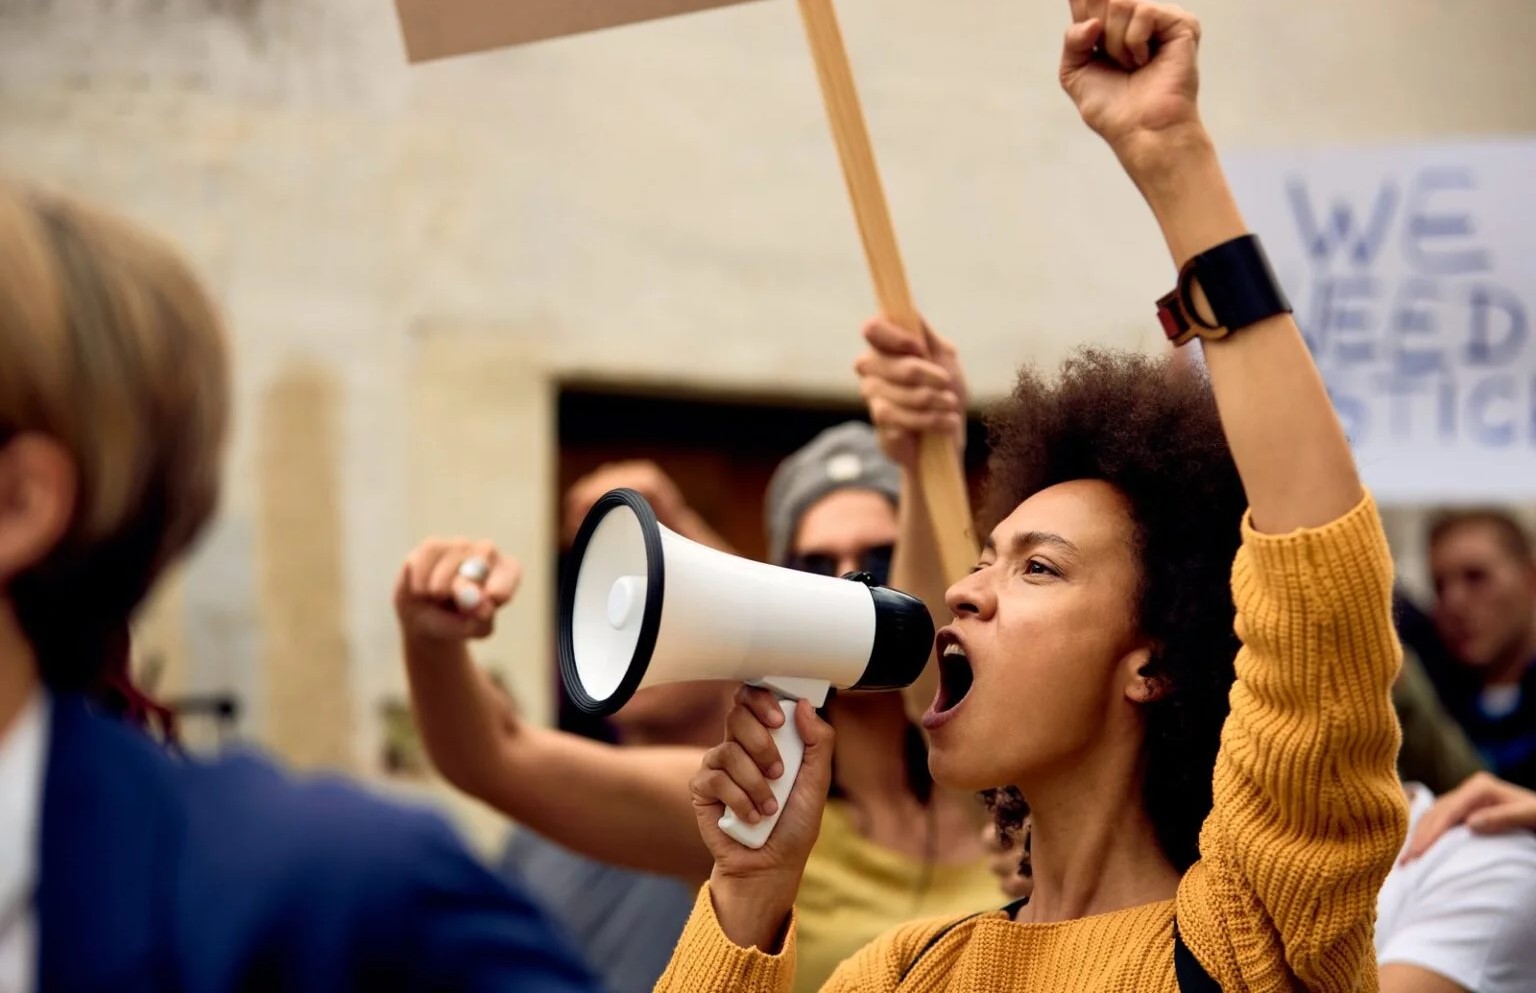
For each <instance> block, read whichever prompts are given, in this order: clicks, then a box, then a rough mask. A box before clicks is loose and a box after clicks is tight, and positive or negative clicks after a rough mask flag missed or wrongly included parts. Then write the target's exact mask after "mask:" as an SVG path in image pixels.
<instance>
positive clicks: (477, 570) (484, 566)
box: [459, 555, 491, 583]
mask: <svg viewBox="0 0 1536 993" xmlns="http://www.w3.org/2000/svg"><path fill="white" fill-rule="evenodd" d="M490 574H491V566H490V563H489V562H487V561H485V559H483V558H481V557H480V556H478V555H474V556H471V557H470V558H467V559H465V560H464V563H463V564H462V565H460V566H459V576H460V578H463V579H467V580H469V581H470V582H471V583H483V582H485V581H486V579H487V578H488V577H489V576H490Z"/></svg>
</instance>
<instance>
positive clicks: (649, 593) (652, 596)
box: [559, 489, 666, 717]
mask: <svg viewBox="0 0 1536 993" xmlns="http://www.w3.org/2000/svg"><path fill="white" fill-rule="evenodd" d="M620 507H628V508H629V509H630V510H632V511H634V514H635V517H636V518H638V519H639V521H640V533H641V535H642V537H643V539H644V541H645V569H646V576H645V612H644V613H643V614H642V615H641V618H640V638H639V640H638V641H636V642H635V650H634V652H633V654H631V656H630V660H629V668H628V669H627V670H625V673H624V678H623V680H621V681H620V682H619V688H618V689H616V690H614V691H613V695H612V696H610V697H608V698H607V699H606V700H594V699H593V698H592V695H591V694H590V693H588V692H587V688H586V687H585V686H583V685H582V682H581V673H580V671H579V670H578V669H577V668H576V645H575V641H574V640H573V638H572V636H571V627H572V624H573V623H574V621H575V619H576V618H575V612H576V583H577V581H578V580H580V579H581V569H582V564H583V563H584V561H585V559H586V554H587V545H588V544H589V543H590V542H591V541H592V535H594V534H596V533H597V528H598V525H599V524H601V523H602V522H603V519H604V518H606V517H607V516H608V515H609V514H610V513H611V512H613V511H614V510H617V509H618V508H620ZM571 562H572V567H571V568H570V569H568V570H566V574H565V578H564V580H563V581H562V582H561V584H560V644H559V653H560V679H561V681H562V682H563V683H564V684H565V694H566V696H568V697H569V698H570V700H571V702H572V703H574V704H575V705H576V707H577V709H579V710H580V711H582V712H583V713H586V714H596V715H598V716H600V717H606V716H608V715H609V714H612V713H613V712H614V711H616V710H618V709H619V708H620V707H622V706H624V705H625V704H626V703H628V702H629V698H630V697H632V696H634V695H635V691H636V690H638V689H639V688H640V683H641V681H642V680H644V679H645V671H646V670H647V669H649V668H650V666H651V652H652V651H654V650H655V648H656V636H657V635H658V634H660V632H661V603H662V599H663V586H664V584H665V578H666V576H665V570H663V568H662V560H661V525H660V524H659V523H658V522H657V520H656V512H655V511H654V510H652V509H651V505H650V504H649V503H647V502H646V500H645V497H643V496H641V495H640V494H639V493H637V492H635V491H634V490H627V489H621V490H611V491H609V492H608V493H605V494H603V496H602V499H600V500H598V501H597V503H595V504H593V505H592V509H591V510H590V511H588V512H587V517H586V519H585V520H584V521H582V522H581V530H580V531H578V532H576V543H575V544H574V545H572V546H571Z"/></svg>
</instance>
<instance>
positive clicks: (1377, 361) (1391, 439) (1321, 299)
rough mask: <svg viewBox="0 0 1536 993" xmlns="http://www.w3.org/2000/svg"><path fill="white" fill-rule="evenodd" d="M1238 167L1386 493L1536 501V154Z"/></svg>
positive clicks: (1249, 162)
mask: <svg viewBox="0 0 1536 993" xmlns="http://www.w3.org/2000/svg"><path fill="white" fill-rule="evenodd" d="M1228 165H1229V172H1230V175H1231V179H1232V184H1233V188H1234V191H1235V192H1236V195H1237V199H1238V202H1239V204H1240V205H1241V206H1242V209H1243V212H1244V214H1245V215H1246V217H1247V220H1248V223H1249V225H1250V226H1251V227H1252V229H1253V230H1254V231H1256V232H1258V233H1259V235H1260V236H1261V237H1262V238H1263V239H1264V244H1265V247H1266V249H1267V250H1268V252H1269V255H1270V258H1271V259H1272V261H1273V262H1274V264H1275V271H1276V273H1277V274H1278V275H1279V277H1280V281H1281V284H1282V285H1283V286H1284V287H1285V290H1286V292H1287V293H1288V294H1289V295H1290V298H1291V303H1292V305H1293V306H1294V307H1295V308H1296V319H1297V321H1298V322H1299V323H1300V324H1301V328H1302V331H1303V332H1304V333H1305V335H1306V337H1307V342H1308V344H1309V345H1310V346H1311V348H1312V353H1313V355H1314V356H1315V357H1316V359H1317V363H1318V366H1319V367H1320V368H1321V369H1322V372H1323V378H1324V379H1325V380H1326V381H1327V383H1328V388H1329V392H1330V393H1331V394H1332V396H1333V401H1334V405H1335V407H1336V408H1337V409H1338V412H1339V416H1340V418H1341V420H1342V421H1343V422H1344V428H1345V430H1346V431H1347V432H1348V434H1349V437H1350V441H1351V442H1352V444H1353V445H1354V448H1355V454H1356V457H1357V459H1358V461H1359V463H1360V467H1361V471H1362V472H1363V474H1364V476H1365V479H1366V483H1367V484H1368V485H1369V486H1370V487H1371V488H1372V490H1373V491H1374V492H1375V494H1376V496H1377V498H1378V499H1380V500H1382V501H1391V502H1396V503H1410V502H1411V503H1439V502H1450V503H1457V502H1462V503H1464V502H1492V501H1507V500H1528V499H1531V498H1533V497H1536V142H1529V141H1508V142H1484V143H1456V144H1440V145H1414V146H1407V147H1398V148H1380V149H1346V150H1320V151H1308V152H1285V151H1281V152H1265V153H1254V154H1251V155H1241V156H1233V157H1231V158H1230V160H1229V162H1228Z"/></svg>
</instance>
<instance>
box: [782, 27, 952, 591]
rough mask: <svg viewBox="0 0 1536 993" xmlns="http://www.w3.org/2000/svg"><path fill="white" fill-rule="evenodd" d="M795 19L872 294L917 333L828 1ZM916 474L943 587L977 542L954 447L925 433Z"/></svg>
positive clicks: (888, 214) (892, 316)
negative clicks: (801, 28)
mask: <svg viewBox="0 0 1536 993" xmlns="http://www.w3.org/2000/svg"><path fill="white" fill-rule="evenodd" d="M799 4H800V16H801V18H802V20H804V22H805V33H806V36H807V38H809V40H810V44H811V54H812V56H813V57H814V58H815V61H816V75H817V76H818V77H819V78H820V79H821V96H822V100H823V101H824V102H825V104H826V107H827V117H828V118H829V119H830V120H831V123H832V136H833V138H834V139H835V140H836V142H837V151H838V156H839V157H840V158H841V159H842V163H843V178H844V179H845V180H846V181H847V183H848V195H849V197H850V198H851V199H852V200H853V212H854V215H855V216H856V217H857V218H858V223H859V235H860V237H861V238H862V239H863V241H864V257H865V259H866V260H867V261H868V262H869V272H870V275H871V276H872V277H873V278H874V282H875V297H876V299H877V300H878V301H879V304H880V309H881V311H882V312H883V313H884V314H885V316H886V317H888V318H889V319H891V320H893V321H895V322H896V323H897V324H899V325H901V326H902V327H904V328H906V329H907V330H909V331H914V332H916V333H918V334H923V324H922V318H921V317H920V316H919V315H918V313H917V308H916V307H914V306H913V305H912V294H911V292H910V291H909V290H908V288H907V274H906V269H905V267H903V265H902V262H901V250H900V249H899V248H898V247H897V246H896V231H895V228H893V227H892V225H891V212H890V208H889V207H888V206H887V205H886V202H885V189H884V187H882V186H881V184H880V172H879V170H878V169H877V168H876V167H875V153H874V149H873V147H872V146H871V145H870V141H869V129H868V127H867V126H866V125H865V123H864V111H863V109H862V108H861V106H860V105H859V93H858V90H857V89H855V88H854V85H853V69H852V67H851V66H850V65H849V63H848V50H847V48H846V47H845V46H844V45H843V34H842V31H841V30H840V29H839V28H838V24H837V14H836V12H835V11H834V10H833V9H832V0H799ZM918 472H919V475H920V479H921V483H922V487H923V493H924V495H925V497H926V498H927V504H928V511H929V519H930V522H931V524H932V527H933V536H934V541H935V543H936V545H937V547H938V551H939V558H940V561H941V562H942V564H943V567H944V575H945V577H946V579H947V580H948V581H949V582H954V581H955V580H958V579H959V578H960V577H961V576H964V575H965V574H966V573H967V572H968V571H970V569H971V567H972V566H973V565H975V562H976V538H975V533H974V530H973V528H972V523H971V509H970V500H969V498H968V497H967V495H966V487H965V478H964V476H963V475H962V473H961V470H960V457H959V453H958V452H956V451H955V446H954V443H953V442H952V441H951V440H950V439H949V438H947V437H944V436H942V435H937V434H928V435H924V436H923V438H922V441H921V444H920V446H919V449H918Z"/></svg>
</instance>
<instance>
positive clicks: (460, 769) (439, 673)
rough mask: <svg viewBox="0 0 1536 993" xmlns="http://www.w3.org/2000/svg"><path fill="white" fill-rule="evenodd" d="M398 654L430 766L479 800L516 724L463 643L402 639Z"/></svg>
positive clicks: (508, 704)
mask: <svg viewBox="0 0 1536 993" xmlns="http://www.w3.org/2000/svg"><path fill="white" fill-rule="evenodd" d="M404 649H405V663H406V676H407V678H408V679H409V681H410V687H411V708H412V711H413V713H414V714H415V717H416V726H417V729H418V730H419V731H420V733H421V738H422V742H423V744H425V746H426V749H427V754H428V755H429V756H431V758H432V764H433V765H434V766H436V767H437V770H438V772H440V773H441V774H442V776H443V778H444V779H446V780H448V782H450V783H452V784H453V785H454V786H456V787H458V788H459V789H461V790H463V791H464V792H466V793H469V794H470V795H472V796H480V795H481V794H482V792H483V791H484V789H485V783H486V782H487V781H488V780H489V779H491V778H493V777H494V776H495V775H496V774H497V771H498V770H497V769H496V762H495V757H496V755H497V752H498V747H499V745H500V743H501V739H502V738H503V737H505V736H506V734H507V729H508V728H511V727H517V725H518V721H517V719H516V717H515V716H514V715H513V714H512V713H511V707H510V703H509V702H508V701H506V700H504V699H502V698H501V697H500V695H499V694H498V692H497V690H496V688H495V687H494V686H493V685H492V684H491V681H490V680H489V679H487V678H486V676H485V674H484V673H482V672H481V671H480V670H479V669H478V668H476V666H475V664H474V662H473V661H472V660H471V658H470V655H469V649H468V647H467V646H466V645H465V644H464V643H463V642H441V641H432V642H426V641H417V640H412V639H406V641H405V643H404Z"/></svg>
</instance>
